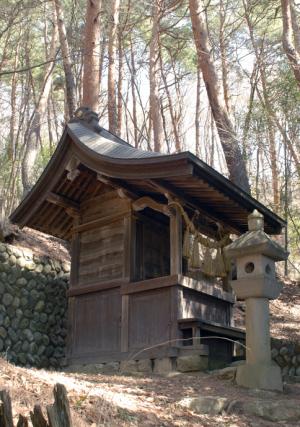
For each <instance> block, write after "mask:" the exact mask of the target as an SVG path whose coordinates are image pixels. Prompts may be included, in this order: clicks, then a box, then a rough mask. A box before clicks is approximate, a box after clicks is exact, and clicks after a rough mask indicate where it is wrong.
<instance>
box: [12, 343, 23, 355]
mask: <svg viewBox="0 0 300 427" xmlns="http://www.w3.org/2000/svg"><path fill="white" fill-rule="evenodd" d="M21 348H22V343H21V341H18V342H16V343H15V344H14V346H13V351H15V352H16V353H19V352H20V350H21Z"/></svg>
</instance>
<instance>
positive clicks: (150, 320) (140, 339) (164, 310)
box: [128, 288, 171, 350]
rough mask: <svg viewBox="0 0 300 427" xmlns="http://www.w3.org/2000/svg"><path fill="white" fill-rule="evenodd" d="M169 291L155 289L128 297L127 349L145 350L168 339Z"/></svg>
mask: <svg viewBox="0 0 300 427" xmlns="http://www.w3.org/2000/svg"><path fill="white" fill-rule="evenodd" d="M170 310H171V294H170V289H169V288H168V289H155V290H153V291H146V292H141V293H137V294H132V295H130V297H129V334H128V337H129V349H131V350H132V349H140V348H146V347H148V346H150V345H153V344H159V343H162V342H165V341H168V340H169V339H170V319H171V311H170Z"/></svg>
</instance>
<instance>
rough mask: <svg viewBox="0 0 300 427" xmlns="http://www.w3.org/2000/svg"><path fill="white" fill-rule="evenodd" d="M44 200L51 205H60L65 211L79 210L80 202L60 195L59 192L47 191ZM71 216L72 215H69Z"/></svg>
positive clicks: (76, 211)
mask: <svg viewBox="0 0 300 427" xmlns="http://www.w3.org/2000/svg"><path fill="white" fill-rule="evenodd" d="M46 200H47V202H49V203H52V204H53V205H57V206H60V207H61V208H64V209H66V211H67V213H68V211H69V212H72V213H74V212H75V213H78V214H79V211H80V204H79V203H77V202H74V200H71V199H69V198H68V197H65V196H61V195H60V194H56V193H52V192H48V193H47V196H46ZM71 216H72V215H71Z"/></svg>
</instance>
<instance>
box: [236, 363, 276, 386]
mask: <svg viewBox="0 0 300 427" xmlns="http://www.w3.org/2000/svg"><path fill="white" fill-rule="evenodd" d="M236 382H237V384H238V385H241V386H243V387H248V388H259V389H264V390H277V391H282V390H283V387H282V378H281V369H280V367H279V366H278V365H276V364H275V362H274V365H273V364H272V362H271V363H269V364H265V365H264V364H261V363H255V364H253V365H251V364H250V363H246V364H245V365H241V366H238V368H237V373H236Z"/></svg>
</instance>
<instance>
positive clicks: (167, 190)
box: [150, 180, 241, 234]
mask: <svg viewBox="0 0 300 427" xmlns="http://www.w3.org/2000/svg"><path fill="white" fill-rule="evenodd" d="M150 182H151V183H153V184H155V186H156V187H157V188H160V191H161V192H162V193H164V194H165V195H166V197H167V195H168V194H171V195H172V196H174V197H176V198H177V199H178V200H179V201H180V202H181V203H183V204H186V205H190V206H192V207H193V209H195V210H197V211H198V212H199V213H200V214H202V215H204V216H206V217H207V218H209V219H210V220H211V221H212V222H213V223H219V224H221V225H222V226H223V228H224V230H226V231H227V230H228V231H230V232H232V233H234V234H240V233H241V232H240V230H239V229H238V228H237V226H236V225H235V224H232V221H230V220H228V219H227V218H226V220H224V219H220V218H219V217H218V216H217V215H216V214H214V212H212V211H210V212H208V211H207V210H206V209H205V208H204V207H203V203H200V202H199V201H198V200H197V199H195V198H194V197H192V196H187V195H186V194H184V193H183V191H181V190H180V189H178V188H176V187H175V186H174V185H172V184H170V183H169V182H165V181H162V180H158V181H153V180H150Z"/></svg>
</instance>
